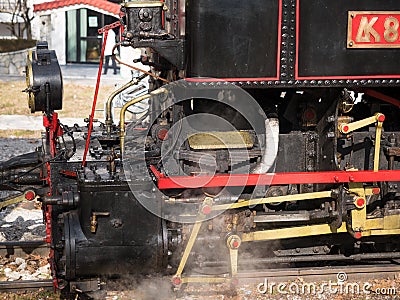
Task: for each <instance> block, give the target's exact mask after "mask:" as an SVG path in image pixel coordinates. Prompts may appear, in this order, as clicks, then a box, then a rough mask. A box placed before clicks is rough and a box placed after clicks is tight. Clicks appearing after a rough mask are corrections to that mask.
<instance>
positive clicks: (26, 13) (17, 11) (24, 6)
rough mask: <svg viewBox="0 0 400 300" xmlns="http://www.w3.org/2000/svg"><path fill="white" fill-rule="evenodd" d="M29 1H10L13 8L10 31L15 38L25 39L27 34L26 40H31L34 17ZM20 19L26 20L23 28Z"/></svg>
mask: <svg viewBox="0 0 400 300" xmlns="http://www.w3.org/2000/svg"><path fill="white" fill-rule="evenodd" d="M28 1H29V0H8V4H9V7H10V8H11V11H10V13H11V14H12V17H11V23H10V25H9V29H10V31H11V34H12V35H13V36H15V37H17V38H24V33H26V38H27V39H28V40H31V39H32V26H31V23H32V20H33V18H34V17H33V15H31V8H30V7H29V2H28ZM18 17H21V18H22V19H23V20H24V23H23V26H22V28H21V27H20V26H19V22H18V19H19V18H18ZM15 25H18V26H15Z"/></svg>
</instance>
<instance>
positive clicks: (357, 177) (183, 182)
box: [150, 166, 400, 190]
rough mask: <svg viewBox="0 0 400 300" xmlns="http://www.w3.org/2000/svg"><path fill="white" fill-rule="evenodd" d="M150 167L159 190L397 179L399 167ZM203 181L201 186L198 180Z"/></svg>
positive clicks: (399, 176) (399, 174) (399, 175)
mask: <svg viewBox="0 0 400 300" xmlns="http://www.w3.org/2000/svg"><path fill="white" fill-rule="evenodd" d="M150 170H151V172H152V173H153V175H154V176H155V178H156V180H157V186H158V188H159V189H160V190H166V189H180V188H188V187H190V188H200V187H207V188H209V187H224V186H255V185H285V184H307V183H311V184H313V183H331V184H334V183H348V182H382V181H400V170H382V171H377V172H375V171H324V172H288V173H268V174H219V175H214V176H207V175H198V176H171V177H168V176H165V175H164V174H162V173H160V172H159V171H158V170H157V169H156V167H154V166H150ZM205 181H207V183H206V184H202V185H200V184H199V182H205Z"/></svg>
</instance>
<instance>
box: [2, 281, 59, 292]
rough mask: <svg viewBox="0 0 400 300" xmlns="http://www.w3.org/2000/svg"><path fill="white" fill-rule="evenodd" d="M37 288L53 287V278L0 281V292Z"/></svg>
mask: <svg viewBox="0 0 400 300" xmlns="http://www.w3.org/2000/svg"><path fill="white" fill-rule="evenodd" d="M39 288H44V289H53V280H51V279H49V280H21V281H0V291H1V292H13V291H17V290H32V289H39Z"/></svg>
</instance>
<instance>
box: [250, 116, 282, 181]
mask: <svg viewBox="0 0 400 300" xmlns="http://www.w3.org/2000/svg"><path fill="white" fill-rule="evenodd" d="M278 145H279V121H278V119H277V118H271V119H268V118H267V119H265V145H264V147H265V149H264V154H263V156H262V159H261V162H260V163H259V164H258V165H257V166H256V167H255V169H254V170H253V172H252V173H255V174H263V173H268V172H271V171H270V169H271V168H272V167H274V166H275V163H276V157H277V155H278ZM272 172H273V171H272Z"/></svg>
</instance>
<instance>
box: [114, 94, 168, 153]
mask: <svg viewBox="0 0 400 300" xmlns="http://www.w3.org/2000/svg"><path fill="white" fill-rule="evenodd" d="M161 93H167V90H166V89H164V88H160V89H157V90H155V91H153V92H151V93H150V94H147V95H143V96H139V97H137V98H134V99H132V100H130V101H129V102H127V103H126V104H125V105H124V106H123V107H122V108H121V111H120V113H119V127H120V132H119V140H120V147H121V154H122V155H123V153H124V143H125V113H126V110H127V109H128V107H129V106H131V105H133V104H136V103H138V102H140V101H143V100H146V99H148V98H150V97H151V96H155V95H159V94H161Z"/></svg>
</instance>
